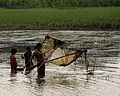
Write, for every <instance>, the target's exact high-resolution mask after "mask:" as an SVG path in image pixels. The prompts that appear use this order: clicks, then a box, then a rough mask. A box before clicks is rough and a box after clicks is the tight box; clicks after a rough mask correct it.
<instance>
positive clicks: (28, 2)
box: [0, 0, 120, 8]
mask: <svg viewBox="0 0 120 96" xmlns="http://www.w3.org/2000/svg"><path fill="white" fill-rule="evenodd" d="M108 6H109V7H110V6H120V0H0V7H5V8H38V7H39V8H48V7H52V8H69V7H108Z"/></svg>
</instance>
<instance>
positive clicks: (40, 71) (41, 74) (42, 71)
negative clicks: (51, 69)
mask: <svg viewBox="0 0 120 96" xmlns="http://www.w3.org/2000/svg"><path fill="white" fill-rule="evenodd" d="M37 68H38V69H37V73H38V76H37V77H38V78H44V77H45V64H42V65H41V66H40V67H39V66H37Z"/></svg>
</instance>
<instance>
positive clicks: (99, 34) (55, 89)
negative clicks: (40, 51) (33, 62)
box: [0, 30, 120, 96]
mask: <svg viewBox="0 0 120 96" xmlns="http://www.w3.org/2000/svg"><path fill="white" fill-rule="evenodd" d="M46 35H49V36H52V37H54V38H57V39H60V40H62V41H65V46H64V47H67V48H75V49H88V54H87V58H88V61H89V63H90V67H89V71H90V72H94V75H90V74H89V75H86V70H85V65H84V55H82V56H81V57H80V58H79V59H78V60H77V61H76V62H74V63H72V64H71V65H69V66H66V67H59V66H54V65H52V64H49V63H47V64H46V76H45V78H44V79H38V78H37V75H36V74H37V72H36V70H33V71H32V72H31V73H30V74H27V75H25V74H24V72H23V73H22V72H18V73H17V74H16V76H13V77H12V76H10V64H9V55H10V49H11V48H12V47H14V48H16V49H17V50H18V53H17V54H16V58H17V61H18V64H20V65H23V64H24V61H23V60H21V57H20V56H21V54H23V52H24V50H25V48H26V46H30V47H31V48H32V49H33V46H34V45H35V44H36V43H38V42H42V41H43V40H44V37H45V36H46ZM119 54H120V32H119V31H109V32H108V31H45V30H43V31H39V30H29V31H27V30H22V31H21V30H17V31H1V32H0V86H1V87H0V91H1V92H2V93H0V96H15V95H17V96H22V95H24V96H97V95H99V96H119V95H120V93H119V90H120V87H119V86H120V81H119V80H120V75H119V74H120V55H119ZM94 66H95V67H94ZM15 90H16V91H15Z"/></svg>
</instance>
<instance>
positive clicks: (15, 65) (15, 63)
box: [10, 49, 18, 74]
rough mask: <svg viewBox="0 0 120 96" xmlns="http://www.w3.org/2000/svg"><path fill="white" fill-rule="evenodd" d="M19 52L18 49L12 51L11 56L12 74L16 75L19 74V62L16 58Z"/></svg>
mask: <svg viewBox="0 0 120 96" xmlns="http://www.w3.org/2000/svg"><path fill="white" fill-rule="evenodd" d="M16 52H17V50H16V49H11V55H10V65H11V73H14V74H16V73H17V65H18V64H17V61H16V58H15V56H14V55H15V54H16Z"/></svg>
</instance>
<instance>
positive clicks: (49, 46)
mask: <svg viewBox="0 0 120 96" xmlns="http://www.w3.org/2000/svg"><path fill="white" fill-rule="evenodd" d="M63 43H64V42H63V41H60V40H57V39H55V38H52V37H50V36H46V37H45V39H44V41H43V43H42V49H41V51H42V53H44V57H45V58H48V57H50V55H51V54H52V52H53V51H54V50H55V49H56V48H57V47H58V46H62V45H63Z"/></svg>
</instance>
